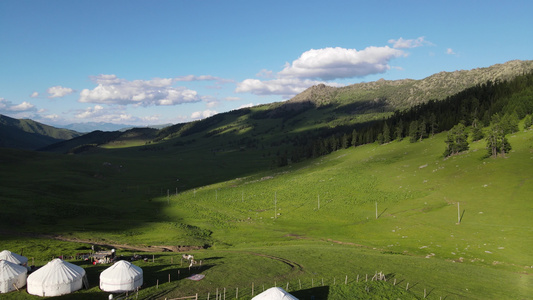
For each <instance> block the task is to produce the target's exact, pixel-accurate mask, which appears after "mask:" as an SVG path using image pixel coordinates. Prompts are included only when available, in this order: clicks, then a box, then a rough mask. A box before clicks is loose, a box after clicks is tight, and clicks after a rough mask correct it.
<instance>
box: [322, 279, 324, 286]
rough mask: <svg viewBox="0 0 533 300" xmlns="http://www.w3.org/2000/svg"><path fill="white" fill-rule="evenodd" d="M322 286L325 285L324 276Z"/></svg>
mask: <svg viewBox="0 0 533 300" xmlns="http://www.w3.org/2000/svg"><path fill="white" fill-rule="evenodd" d="M322 286H324V278H322Z"/></svg>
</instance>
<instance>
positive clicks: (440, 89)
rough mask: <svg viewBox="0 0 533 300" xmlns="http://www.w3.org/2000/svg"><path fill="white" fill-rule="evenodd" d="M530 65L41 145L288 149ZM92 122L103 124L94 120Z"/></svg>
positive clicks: (392, 83)
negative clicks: (216, 141)
mask: <svg viewBox="0 0 533 300" xmlns="http://www.w3.org/2000/svg"><path fill="white" fill-rule="evenodd" d="M532 70H533V61H532V60H530V61H520V60H513V61H509V62H506V63H503V64H496V65H493V66H490V67H486V68H477V69H473V70H460V71H454V72H440V73H437V74H434V75H431V76H429V77H426V78H424V79H420V80H414V79H403V80H383V79H381V80H378V81H374V82H368V83H358V84H353V85H349V86H345V87H329V86H326V85H324V84H320V85H316V86H312V87H310V88H308V89H307V90H305V91H303V92H302V93H300V94H298V95H296V96H295V97H293V98H292V99H290V100H288V101H285V102H275V103H270V104H264V105H260V106H256V107H252V108H243V109H239V110H234V111H230V112H226V113H221V114H217V115H215V116H212V117H209V118H206V119H203V120H199V121H193V122H189V123H182V124H176V125H172V126H167V127H164V128H161V129H158V130H156V131H143V132H142V133H139V132H135V134H134V135H135V139H134V142H132V141H133V140H132V139H130V138H126V139H125V140H121V137H124V136H123V135H121V134H115V133H112V134H104V133H102V132H98V133H95V134H92V135H90V136H88V137H86V138H79V139H76V140H73V141H70V142H68V143H61V145H58V146H51V147H46V148H44V149H46V150H47V151H54V152H63V153H64V152H72V151H74V152H75V153H79V152H80V151H82V150H83V149H93V150H95V147H108V148H109V147H127V146H128V145H129V146H140V145H150V144H154V143H161V142H163V141H167V140H174V139H178V140H176V141H174V142H173V143H174V144H175V145H184V144H190V143H196V142H199V141H200V140H205V139H208V141H207V142H211V141H213V138H218V137H224V143H220V144H219V145H218V146H217V147H214V149H213V150H212V151H223V150H222V149H240V150H242V149H246V148H248V149H251V148H257V147H271V148H272V149H273V151H275V152H279V151H289V148H291V147H292V146H303V145H304V144H305V143H309V142H310V141H313V140H315V139H317V138H325V137H329V136H331V135H342V134H347V133H351V131H352V130H353V129H362V128H365V127H368V126H369V125H371V124H374V123H375V122H377V121H379V120H383V119H385V118H388V117H391V116H392V115H393V114H394V113H395V112H400V111H406V110H408V109H409V108H411V107H415V106H419V105H421V104H424V103H428V102H431V101H442V100H445V99H446V98H448V97H451V96H453V95H455V94H457V93H459V92H461V91H463V90H465V89H468V88H472V87H475V86H478V85H481V84H485V83H486V82H488V81H491V82H503V81H508V80H512V79H513V78H515V77H516V76H519V75H521V74H525V73H528V72H531V71H532ZM96 124H99V126H102V125H103V124H101V123H95V124H93V125H96ZM122 130H125V129H124V128H122ZM404 130H405V129H404ZM128 131H129V130H128ZM374 135H375V133H372V134H370V135H369V136H367V137H365V138H364V140H365V141H367V142H370V141H371V140H373V139H374V138H375V136H374ZM115 139H116V140H115ZM361 142H363V140H361ZM290 144H292V146H290ZM85 145H90V147H84V146H85ZM158 147H159V146H158ZM74 149H76V150H74Z"/></svg>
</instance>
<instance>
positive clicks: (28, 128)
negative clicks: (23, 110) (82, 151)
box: [0, 115, 81, 150]
mask: <svg viewBox="0 0 533 300" xmlns="http://www.w3.org/2000/svg"><path fill="white" fill-rule="evenodd" d="M80 135H81V133H78V132H75V131H72V130H67V129H60V128H55V127H52V126H48V125H45V124H41V123H39V122H35V121H33V120H29V119H21V120H18V119H13V118H10V117H7V116H4V115H0V147H5V148H16V149H25V150H37V149H39V148H42V147H45V146H48V145H51V144H54V143H57V142H60V141H64V140H68V139H72V138H74V137H77V136H80Z"/></svg>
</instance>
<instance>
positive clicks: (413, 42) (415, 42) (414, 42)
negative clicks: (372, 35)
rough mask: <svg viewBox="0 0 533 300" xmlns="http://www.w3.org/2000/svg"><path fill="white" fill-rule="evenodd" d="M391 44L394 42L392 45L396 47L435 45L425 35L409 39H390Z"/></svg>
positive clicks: (408, 47)
mask: <svg viewBox="0 0 533 300" xmlns="http://www.w3.org/2000/svg"><path fill="white" fill-rule="evenodd" d="M389 44H392V47H393V48H396V49H410V48H417V47H422V46H433V43H431V42H429V41H426V38H425V37H423V36H421V37H418V38H416V39H409V40H405V39H404V38H402V37H401V38H399V39H397V40H395V39H390V40H389Z"/></svg>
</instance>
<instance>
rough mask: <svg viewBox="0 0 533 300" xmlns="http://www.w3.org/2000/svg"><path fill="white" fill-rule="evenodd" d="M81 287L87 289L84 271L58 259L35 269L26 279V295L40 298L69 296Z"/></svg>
mask: <svg viewBox="0 0 533 300" xmlns="http://www.w3.org/2000/svg"><path fill="white" fill-rule="evenodd" d="M83 286H85V287H86V288H88V282H87V277H86V274H85V270H84V269H83V268H82V267H80V266H77V265H75V264H72V263H69V262H66V261H63V260H62V259H59V258H56V259H53V260H52V261H50V262H49V263H47V264H46V265H44V266H43V267H41V268H39V269H37V271H35V272H33V273H31V274H30V275H29V276H28V279H27V290H28V293H29V294H32V295H37V296H42V297H45V296H46V297H51V296H59V295H65V294H70V293H72V292H75V291H77V290H79V289H81V288H82V287H83Z"/></svg>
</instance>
